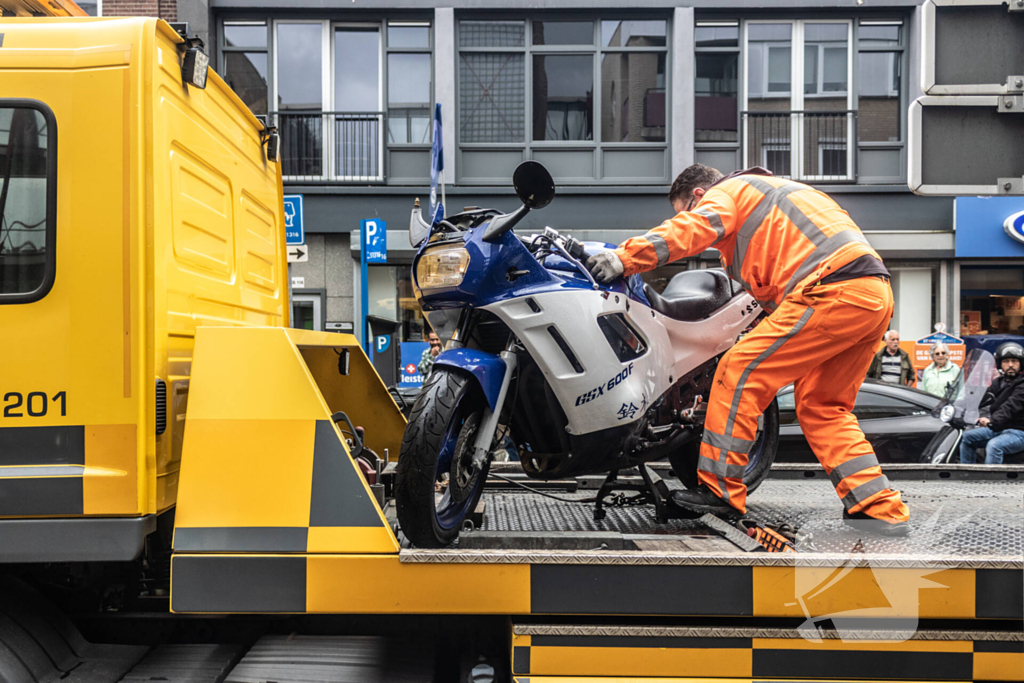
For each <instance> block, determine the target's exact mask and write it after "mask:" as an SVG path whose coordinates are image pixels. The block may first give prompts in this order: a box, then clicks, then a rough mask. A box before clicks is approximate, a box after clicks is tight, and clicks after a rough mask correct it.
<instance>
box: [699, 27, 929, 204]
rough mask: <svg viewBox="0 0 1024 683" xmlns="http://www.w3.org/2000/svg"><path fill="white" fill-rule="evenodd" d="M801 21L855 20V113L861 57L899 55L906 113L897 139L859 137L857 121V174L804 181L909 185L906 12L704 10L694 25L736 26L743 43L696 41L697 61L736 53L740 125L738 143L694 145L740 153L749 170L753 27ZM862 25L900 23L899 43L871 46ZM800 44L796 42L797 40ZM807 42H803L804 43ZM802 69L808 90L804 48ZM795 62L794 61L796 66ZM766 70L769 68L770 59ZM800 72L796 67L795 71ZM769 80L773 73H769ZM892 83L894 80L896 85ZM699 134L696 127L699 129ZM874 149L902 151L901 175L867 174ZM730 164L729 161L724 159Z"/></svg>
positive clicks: (851, 53) (851, 55)
mask: <svg viewBox="0 0 1024 683" xmlns="http://www.w3.org/2000/svg"><path fill="white" fill-rule="evenodd" d="M798 20H801V21H804V22H807V23H828V22H835V21H845V22H849V23H851V24H852V36H850V39H849V40H850V42H849V45H848V48H847V50H848V52H847V54H848V62H847V73H848V83H847V92H846V95H847V102H848V106H849V107H850V110H851V111H853V112H854V117H855V119H856V117H858V116H859V114H860V78H859V69H860V55H861V54H862V53H867V52H881V53H895V58H894V59H895V68H897V69H898V74H899V78H900V84H899V90H898V92H896V93H894V96H895V97H898V98H899V106H898V107H897V109H898V110H899V111H900V112H901V114H900V120H899V129H900V135H899V140H896V141H861V140H860V139H859V132H858V128H859V124H858V122H857V121H856V120H855V121H854V126H853V128H854V130H853V137H852V139H851V142H850V144H849V145H848V147H849V153H848V162H849V163H852V164H853V172H852V174H851V175H850V176H849V177H848V178H847V179H844V180H841V181H832V180H828V177H827V176H805V177H804V178H803V179H804V180H807V181H810V182H829V183H838V184H844V185H879V184H885V185H890V184H898V185H903V184H905V183H906V170H905V169H906V158H907V112H906V106H907V105H906V103H907V102H908V101H909V87H910V86H909V81H908V78H907V74H908V62H909V41H910V35H909V33H910V17H909V15H908V14H906V13H905V12H900V13H896V12H881V13H878V12H872V13H870V14H860V13H856V12H854V13H851V14H848V15H845V16H838V17H837V16H835V15H828V14H824V13H815V14H810V15H809V14H807V13H804V14H802V15H796V14H781V15H779V14H776V15H772V16H766V15H757V14H750V15H748V16H742V15H737V14H735V13H732V12H730V13H724V12H706V13H700V12H699V13H698V16H697V17H695V21H694V27H695V28H701V27H724V26H736V27H737V30H738V44H737V45H736V46H699V45H697V44H696V42H695V44H694V48H693V49H694V53H695V57H694V59H695V61H696V59H697V53H706V52H723V53H732V54H736V55H737V64H738V68H737V98H736V99H737V114H736V115H737V121H738V123H739V126H738V127H739V131H738V136H737V137H738V138H739V139H738V140H736V141H735V142H729V141H696V142H695V143H694V152H695V154H696V156H697V159H698V160H701V159H704V160H709V159H715V158H718V157H719V156H720V155H722V154H734V155H735V162H734V167H735V168H737V169H739V168H743V159H744V155H745V150H746V143H747V135H746V129H745V125H744V120H745V117H744V116H743V114H742V112H743V111H744V107H745V106H746V103H747V98H748V96H749V93H748V88H749V73H748V71H747V61H748V50H747V44H748V41H747V26H748V25H749V24H751V23H791V24H792V23H795V22H796V21H798ZM862 26H896V27H898V29H899V31H898V40H897V41H896V44H874V45H873V44H871V43H866V44H865V43H862V42H861V38H860V29H861V27H862ZM792 43H793V44H794V45H795V40H794V41H792ZM802 44H803V41H801V45H802ZM800 52H801V54H800V67H801V70H800V72H799V75H800V79H799V83H800V90H801V92H802V90H803V72H802V65H803V54H802V50H801V51H800ZM792 55H793V61H794V62H795V61H796V50H794V51H793V53H792ZM791 66H793V65H791ZM763 69H765V70H766V69H767V59H765V64H764V67H763ZM819 71H820V70H819ZM794 74H796V71H795V69H794ZM765 80H766V82H767V77H766V76H765ZM890 85H891V83H890ZM774 95H776V93H769V94H767V95H766V96H774ZM806 97H808V98H809V100H810V101H813V96H806ZM694 134H695V135H696V128H695V129H694ZM872 150H880V151H885V150H891V151H899V153H900V162H899V166H898V167H899V168H900V169H901V170H902V172H901V174H900V175H898V176H865V175H863V174H862V173H861V171H860V167H861V160H860V157H861V155H862V154H863V152H865V151H868V152H870V151H872ZM722 163H725V162H722Z"/></svg>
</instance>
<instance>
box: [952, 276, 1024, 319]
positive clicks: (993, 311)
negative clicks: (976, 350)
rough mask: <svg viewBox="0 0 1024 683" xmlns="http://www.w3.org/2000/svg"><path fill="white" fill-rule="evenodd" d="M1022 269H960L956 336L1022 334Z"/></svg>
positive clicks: (1023, 307) (1023, 283)
mask: <svg viewBox="0 0 1024 683" xmlns="http://www.w3.org/2000/svg"><path fill="white" fill-rule="evenodd" d="M1021 292H1024V265H1021V264H1019V263H1018V264H1014V265H997V266H993V265H991V264H986V265H983V266H961V267H960V336H964V335H973V334H1016V335H1020V334H1024V297H1022V296H1021Z"/></svg>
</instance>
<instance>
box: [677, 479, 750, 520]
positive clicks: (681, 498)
mask: <svg viewBox="0 0 1024 683" xmlns="http://www.w3.org/2000/svg"><path fill="white" fill-rule="evenodd" d="M672 502H673V503H675V504H676V505H678V506H679V507H681V508H685V509H687V510H691V511H693V512H699V513H701V514H704V513H706V512H710V513H711V514H713V515H722V516H723V517H729V518H736V519H738V518H739V517H740V516H741V515H742V513H741V512H740V511H739V510H737V509H736V508H734V507H733V506H731V505H729V504H728V503H726V502H725V501H724V500H722V499H721V498H719V497H718V496H717V495H715V493H714V491H712V490H711V489H709V488H708V487H707V486H704V485H703V484H701V485H700V486H698V487H697V488H696V489H695V490H691V489H677V490H675V491H673V492H672Z"/></svg>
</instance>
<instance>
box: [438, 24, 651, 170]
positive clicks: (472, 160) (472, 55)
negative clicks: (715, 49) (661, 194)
mask: <svg viewBox="0 0 1024 683" xmlns="http://www.w3.org/2000/svg"><path fill="white" fill-rule="evenodd" d="M458 31H459V33H458V45H459V60H458V87H459V113H458V125H459V130H458V141H459V146H460V154H461V155H462V159H463V162H464V163H460V164H459V168H460V173H461V176H462V178H461V179H462V180H463V181H467V182H473V181H484V180H487V181H496V180H498V181H500V180H506V179H507V174H509V173H511V169H512V168H514V166H515V164H517V163H518V162H519V161H521V160H523V159H525V158H535V159H539V160H541V161H543V162H544V163H545V164H547V165H548V166H549V168H550V169H551V170H552V172H553V174H554V175H555V177H557V178H559V180H560V181H563V182H565V181H568V182H572V181H574V180H577V181H580V182H588V181H589V182H592V181H594V180H595V179H609V180H610V179H613V178H614V179H616V180H620V181H621V180H625V181H627V182H628V181H629V180H630V179H631V178H635V179H636V180H638V181H640V180H643V181H648V180H649V181H652V182H664V180H665V178H666V177H667V163H666V145H665V143H666V139H667V138H666V130H667V125H666V121H667V109H666V106H667V104H666V103H667V97H666V78H667V74H666V72H667V61H668V60H667V50H668V47H667V31H668V24H667V22H666V21H665V20H662V19H650V20H629V21H622V20H603V19H601V18H597V17H595V18H593V19H588V20H579V19H574V20H571V21H568V20H565V21H563V20H557V19H551V20H549V19H523V20H503V21H479V20H470V19H467V20H463V21H460V22H459V27H458ZM627 145H629V146H636V147H638V148H640V149H643V150H644V151H643V152H640V153H637V154H632V155H630V154H626V153H625V146H627ZM638 151H639V150H638ZM478 160H479V161H478ZM485 160H486V161H487V162H488V163H484V162H485Z"/></svg>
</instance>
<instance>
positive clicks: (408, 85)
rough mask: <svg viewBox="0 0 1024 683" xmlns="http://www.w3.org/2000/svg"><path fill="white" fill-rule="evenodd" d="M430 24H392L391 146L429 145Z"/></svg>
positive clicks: (389, 32)
mask: <svg viewBox="0 0 1024 683" xmlns="http://www.w3.org/2000/svg"><path fill="white" fill-rule="evenodd" d="M430 36H431V34H430V24H429V23H427V22H390V23H388V29H387V49H388V69H387V73H388V144H390V145H403V144H419V145H429V144H430V141H431V130H432V127H431V125H430V124H431V115H430V105H431V102H432V100H433V93H434V89H433V81H434V79H433V66H432V63H431V52H430V47H431V45H430Z"/></svg>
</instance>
